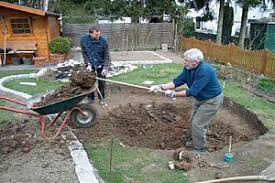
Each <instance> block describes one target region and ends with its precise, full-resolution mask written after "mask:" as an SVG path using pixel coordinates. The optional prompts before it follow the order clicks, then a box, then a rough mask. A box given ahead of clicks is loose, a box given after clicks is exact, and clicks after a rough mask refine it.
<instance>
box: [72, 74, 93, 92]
mask: <svg viewBox="0 0 275 183" xmlns="http://www.w3.org/2000/svg"><path fill="white" fill-rule="evenodd" d="M70 81H71V85H72V86H78V87H80V88H82V89H89V88H92V87H93V86H94V84H95V82H96V73H95V72H90V71H87V70H85V69H81V70H78V71H74V72H73V73H72V75H71V77H70Z"/></svg>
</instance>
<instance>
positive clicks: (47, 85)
mask: <svg viewBox="0 0 275 183" xmlns="http://www.w3.org/2000/svg"><path fill="white" fill-rule="evenodd" d="M20 82H34V83H36V84H37V86H29V85H21V84H20ZM60 84H61V83H60V82H59V81H54V80H53V81H50V80H45V79H35V78H23V79H17V80H12V81H8V82H6V83H4V86H5V87H7V88H10V89H13V90H16V91H20V92H24V93H27V94H30V95H37V94H41V93H45V92H48V91H50V90H54V89H56V88H57V87H58V86H60Z"/></svg>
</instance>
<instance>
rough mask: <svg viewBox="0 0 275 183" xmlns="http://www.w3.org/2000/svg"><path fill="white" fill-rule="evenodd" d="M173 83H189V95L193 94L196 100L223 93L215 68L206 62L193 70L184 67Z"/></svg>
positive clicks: (176, 84) (177, 84)
mask: <svg viewBox="0 0 275 183" xmlns="http://www.w3.org/2000/svg"><path fill="white" fill-rule="evenodd" d="M173 83H174V85H175V87H178V86H181V85H184V84H187V86H188V87H189V89H187V90H186V95H187V96H193V97H194V98H195V99H196V100H199V101H202V100H208V99H211V98H214V97H216V96H218V95H219V94H221V93H222V89H221V86H220V83H219V81H218V79H217V76H216V73H215V71H214V69H213V68H212V67H211V66H210V65H209V64H207V63H205V62H200V63H199V65H198V66H197V67H196V68H194V69H191V70H188V69H186V68H185V67H184V68H183V71H182V72H181V73H180V75H178V76H177V77H176V78H175V79H174V80H173Z"/></svg>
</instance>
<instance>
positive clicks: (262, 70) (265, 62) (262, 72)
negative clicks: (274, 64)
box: [261, 51, 268, 74]
mask: <svg viewBox="0 0 275 183" xmlns="http://www.w3.org/2000/svg"><path fill="white" fill-rule="evenodd" d="M263 53H264V56H263V65H262V69H261V74H265V70H266V66H267V54H268V52H267V51H263Z"/></svg>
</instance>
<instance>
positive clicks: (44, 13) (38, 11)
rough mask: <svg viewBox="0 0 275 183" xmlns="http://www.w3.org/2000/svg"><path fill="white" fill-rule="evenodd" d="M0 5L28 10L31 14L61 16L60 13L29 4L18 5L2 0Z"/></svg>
mask: <svg viewBox="0 0 275 183" xmlns="http://www.w3.org/2000/svg"><path fill="white" fill-rule="evenodd" d="M0 7H4V8H9V9H13V10H18V11H23V12H27V13H31V14H35V15H40V16H47V15H51V16H59V15H58V14H55V13H50V12H47V11H43V10H39V9H35V8H30V7H27V6H21V5H17V4H12V3H7V2H3V1H0Z"/></svg>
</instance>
